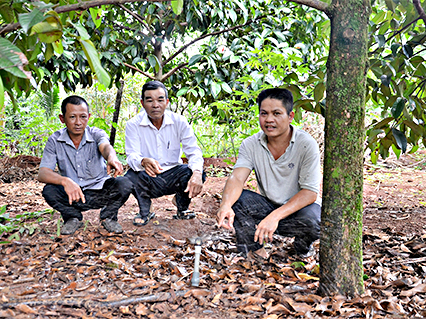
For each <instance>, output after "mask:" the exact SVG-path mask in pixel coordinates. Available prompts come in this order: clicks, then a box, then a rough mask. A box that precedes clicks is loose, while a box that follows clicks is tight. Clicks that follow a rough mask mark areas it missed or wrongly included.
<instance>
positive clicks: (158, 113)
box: [141, 88, 169, 125]
mask: <svg viewBox="0 0 426 319" xmlns="http://www.w3.org/2000/svg"><path fill="white" fill-rule="evenodd" d="M141 103H142V106H143V107H144V109H145V111H146V113H147V114H148V117H149V118H150V120H151V122H152V123H153V124H154V125H156V124H160V125H161V123H162V122H163V115H164V111H165V110H166V107H167V105H168V104H169V99H167V98H166V92H164V89H163V88H158V89H156V90H148V91H145V96H144V99H143V100H141Z"/></svg>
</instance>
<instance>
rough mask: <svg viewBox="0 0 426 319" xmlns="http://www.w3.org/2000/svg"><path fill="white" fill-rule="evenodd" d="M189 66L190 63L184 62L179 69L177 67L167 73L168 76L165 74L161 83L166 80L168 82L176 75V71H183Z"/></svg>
mask: <svg viewBox="0 0 426 319" xmlns="http://www.w3.org/2000/svg"><path fill="white" fill-rule="evenodd" d="M187 65H188V62H184V63H181V64H179V65H178V66H177V67H175V68H173V69H171V70H170V71H169V72H167V73H166V74H164V75H163V76H162V77H161V81H165V80H167V79H168V78H169V77H171V76H172V75H173V74H175V73H176V71H178V70H180V69H182V68H183V67H185V66H187Z"/></svg>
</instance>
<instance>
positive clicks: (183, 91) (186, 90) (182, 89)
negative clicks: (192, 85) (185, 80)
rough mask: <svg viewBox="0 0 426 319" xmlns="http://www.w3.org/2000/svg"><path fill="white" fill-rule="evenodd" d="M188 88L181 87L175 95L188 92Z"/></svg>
mask: <svg viewBox="0 0 426 319" xmlns="http://www.w3.org/2000/svg"><path fill="white" fill-rule="evenodd" d="M188 89H189V88H187V87H184V88H181V89H180V90H179V91H178V92H177V93H176V96H177V97H179V96H182V95H184V94H186V92H188Z"/></svg>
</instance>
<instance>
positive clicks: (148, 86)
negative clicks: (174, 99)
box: [141, 81, 169, 101]
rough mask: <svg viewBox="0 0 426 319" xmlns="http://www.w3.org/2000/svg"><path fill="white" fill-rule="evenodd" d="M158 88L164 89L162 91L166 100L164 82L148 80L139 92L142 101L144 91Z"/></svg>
mask: <svg viewBox="0 0 426 319" xmlns="http://www.w3.org/2000/svg"><path fill="white" fill-rule="evenodd" d="M158 88H162V89H163V90H164V92H165V93H166V100H167V99H168V98H169V97H168V93H167V89H166V87H165V86H164V84H163V83H161V82H160V81H150V82H146V83H145V84H144V85H143V87H142V94H141V99H142V101H143V99H144V97H145V91H150V90H156V89H158Z"/></svg>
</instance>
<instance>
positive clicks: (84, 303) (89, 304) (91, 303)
mask: <svg viewBox="0 0 426 319" xmlns="http://www.w3.org/2000/svg"><path fill="white" fill-rule="evenodd" d="M188 291H189V290H183V291H177V292H175V293H174V296H175V298H176V297H183V296H184V295H185V294H186V293H187V292H188ZM171 297H172V294H171V293H169V292H160V293H157V294H153V295H147V296H134V297H129V298H126V299H121V300H116V301H98V300H87V299H81V298H69V299H44V300H27V301H21V302H9V303H3V304H0V307H2V308H15V307H17V306H18V305H26V306H29V307H37V306H52V305H56V306H69V307H77V308H82V307H84V308H96V307H110V308H114V307H120V306H126V305H130V304H135V303H139V302H159V301H166V300H168V299H170V298H171Z"/></svg>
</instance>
